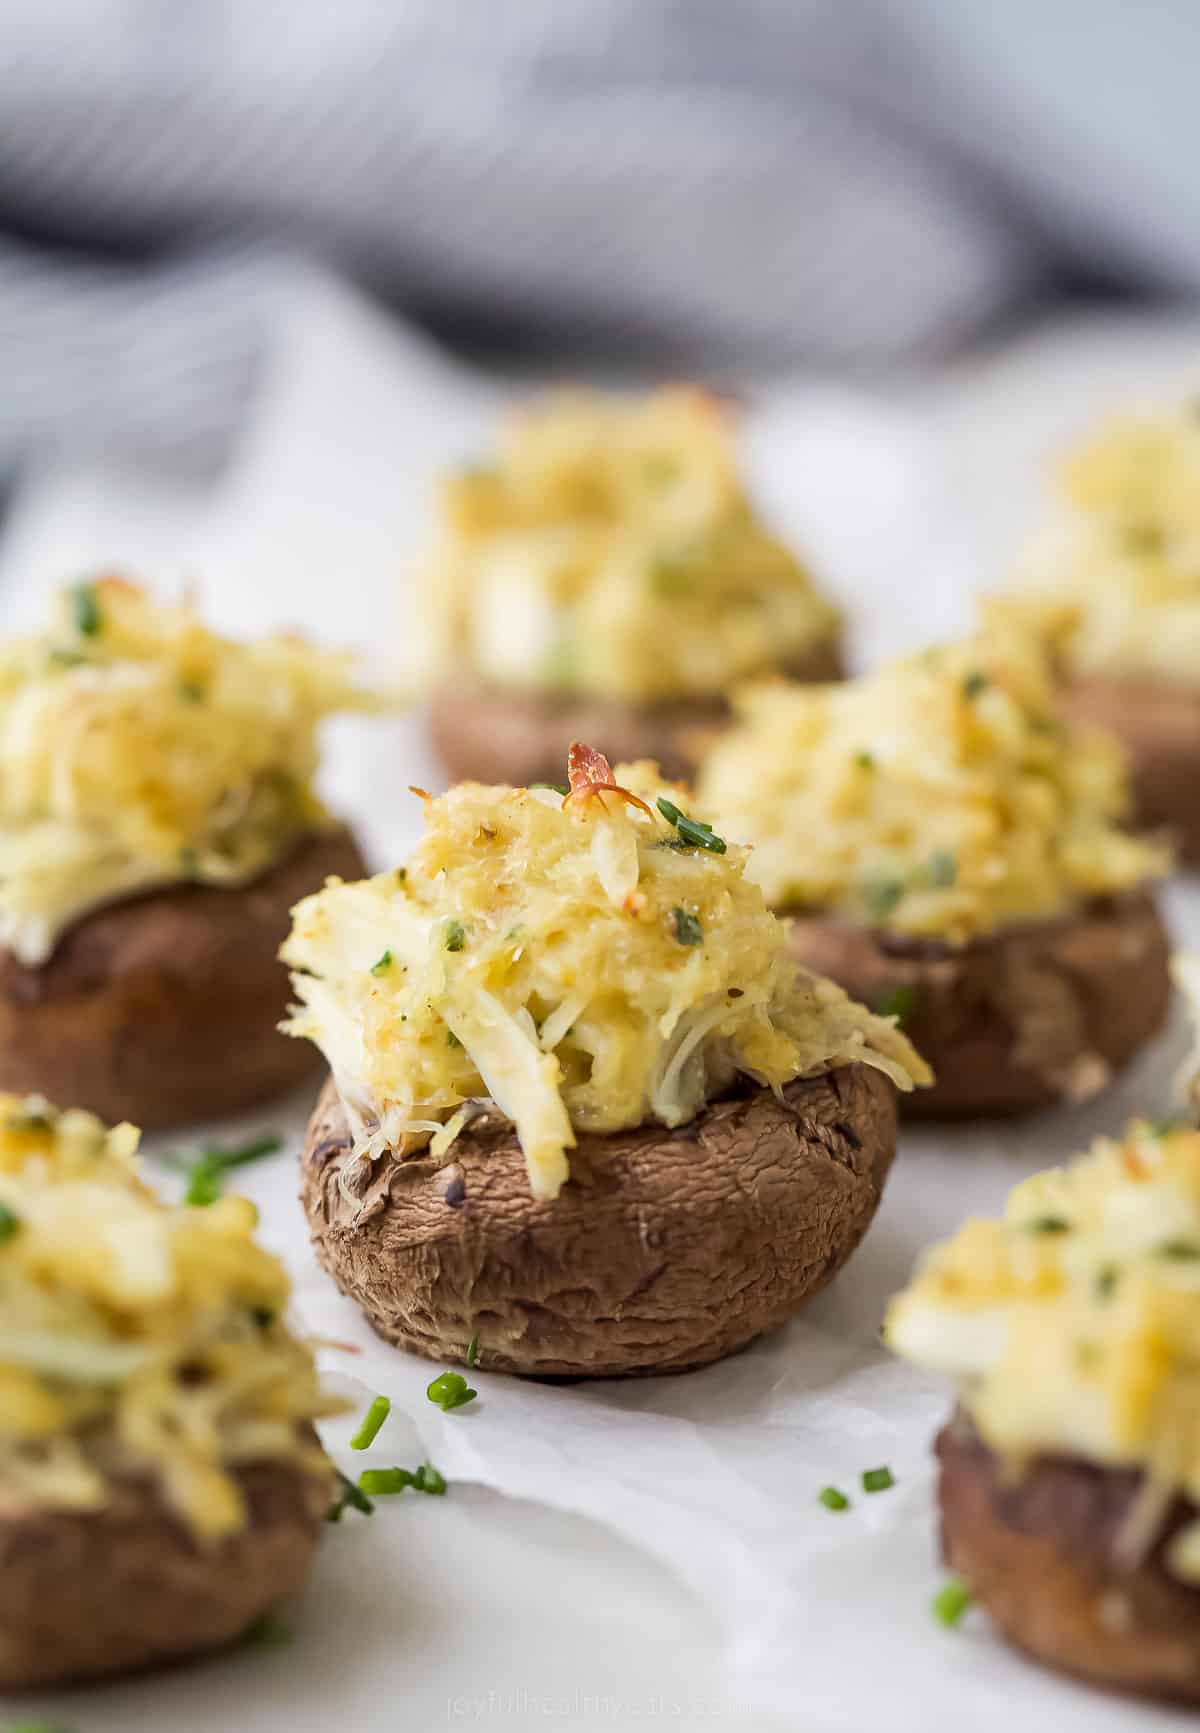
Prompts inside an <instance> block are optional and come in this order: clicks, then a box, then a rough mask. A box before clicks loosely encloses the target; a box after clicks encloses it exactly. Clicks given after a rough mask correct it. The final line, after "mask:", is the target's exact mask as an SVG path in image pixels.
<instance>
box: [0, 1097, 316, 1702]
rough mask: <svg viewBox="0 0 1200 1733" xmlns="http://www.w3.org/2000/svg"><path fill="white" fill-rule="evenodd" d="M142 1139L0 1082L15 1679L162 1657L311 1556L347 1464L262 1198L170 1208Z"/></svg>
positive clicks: (278, 1588) (171, 1656)
mask: <svg viewBox="0 0 1200 1733" xmlns="http://www.w3.org/2000/svg"><path fill="white" fill-rule="evenodd" d="M136 1143H137V1132H136V1131H135V1130H134V1128H133V1127H132V1126H130V1125H118V1126H116V1127H114V1128H113V1129H112V1130H109V1129H107V1128H106V1127H105V1126H104V1125H103V1124H102V1123H101V1122H100V1121H99V1120H97V1119H96V1118H94V1117H93V1116H92V1115H91V1114H89V1113H85V1112H82V1111H80V1110H71V1111H67V1112H63V1113H59V1112H57V1111H56V1110H55V1109H53V1108H52V1107H50V1106H48V1105H47V1103H46V1102H45V1101H44V1100H43V1099H41V1098H36V1097H35V1098H20V1097H16V1096H4V1097H0V1689H4V1690H13V1689H18V1688H27V1687H35V1686H46V1685H52V1684H60V1683H66V1682H72V1681H76V1680H86V1679H96V1678H100V1677H102V1676H106V1675H110V1674H117V1673H126V1672H130V1671H134V1670H138V1669H141V1668H145V1667H151V1666H156V1665H165V1664H167V1663H170V1662H174V1661H177V1660H180V1659H182V1658H184V1657H186V1656H191V1655H195V1654H198V1653H200V1652H202V1651H205V1650H209V1649H213V1648H216V1647H218V1646H220V1645H222V1644H224V1643H228V1642H231V1641H234V1640H235V1639H237V1638H238V1637H240V1636H241V1635H243V1634H244V1633H245V1632H246V1631H247V1630H248V1629H249V1628H250V1627H251V1626H252V1625H253V1624H254V1623H255V1622H256V1621H257V1620H258V1619H260V1618H261V1617H262V1616H263V1615H264V1614H265V1613H267V1612H268V1611H270V1609H271V1608H272V1607H274V1605H275V1604H276V1603H277V1602H278V1600H279V1599H280V1597H281V1596H284V1595H286V1594H288V1593H290V1592H292V1591H293V1590H295V1589H297V1588H299V1587H300V1586H301V1584H302V1583H303V1581H304V1579H305V1577H306V1575H307V1572H308V1567H309V1563H310V1560H311V1556H312V1553H313V1549H314V1547H315V1545H316V1541H317V1537H318V1535H319V1533H320V1530H321V1524H322V1520H323V1518H324V1516H325V1514H326V1513H327V1511H328V1510H329V1507H330V1501H331V1493H332V1489H333V1479H334V1476H333V1471H332V1469H331V1467H330V1464H329V1462H328V1460H327V1459H326V1457H325V1455H324V1453H323V1452H322V1450H321V1448H320V1446H319V1444H318V1442H317V1438H316V1435H315V1433H314V1431H313V1425H312V1423H313V1421H314V1420H315V1419H316V1418H318V1417H319V1416H320V1415H322V1414H326V1413H331V1412H336V1411H337V1410H338V1409H339V1408H340V1406H341V1404H340V1403H337V1402H334V1401H331V1400H330V1399H329V1398H328V1397H326V1396H324V1395H323V1394H322V1391H321V1389H320V1386H319V1383H318V1380H317V1375H316V1371H315V1368H314V1364H313V1359H312V1356H311V1354H310V1352H309V1350H308V1348H307V1347H306V1346H304V1345H303V1344H302V1343H301V1342H299V1341H298V1340H297V1339H296V1338H295V1337H294V1336H293V1335H292V1334H291V1333H290V1332H289V1330H288V1328H287V1326H286V1324H285V1323H284V1322H283V1321H282V1313H283V1308H284V1306H285V1304H286V1301H287V1280H286V1277H285V1276H284V1273H283V1270H282V1268H281V1267H280V1265H279V1264H278V1262H277V1261H276V1260H275V1258H273V1257H271V1256H270V1255H269V1254H268V1253H267V1252H266V1251H264V1250H263V1249H262V1248H261V1247H260V1246H258V1245H256V1244H255V1241H254V1238H253V1228H254V1221H255V1212H254V1209H253V1206H252V1205H251V1204H250V1203H248V1202H247V1201H246V1200H245V1199H244V1198H236V1197H228V1198H223V1199H221V1200H220V1201H218V1202H217V1203H214V1204H213V1205H212V1206H211V1207H209V1208H205V1209H189V1208H178V1209H169V1208H167V1207H165V1206H164V1205H163V1204H161V1203H160V1202H159V1201H158V1200H157V1199H156V1198H155V1196H154V1194H153V1193H152V1192H151V1191H149V1189H148V1188H147V1187H145V1186H144V1185H143V1184H142V1183H141V1182H140V1180H139V1178H138V1176H137V1173H136V1170H135V1168H134V1166H133V1152H134V1148H135V1146H136Z"/></svg>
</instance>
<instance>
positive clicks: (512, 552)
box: [422, 387, 841, 784]
mask: <svg viewBox="0 0 1200 1733" xmlns="http://www.w3.org/2000/svg"><path fill="white" fill-rule="evenodd" d="M422 588H423V592H424V594H425V596H426V597H427V600H428V604H429V607H430V610H431V615H432V619H431V624H432V638H433V645H432V659H433V663H434V670H435V672H434V689H433V694H432V710H431V724H432V731H433V738H434V743H435V745H436V748H437V750H438V752H439V754H440V756H441V758H442V759H443V761H444V763H445V765H446V767H447V769H448V770H449V772H450V773H451V775H452V776H453V777H455V778H458V777H464V778H473V779H477V780H479V781H481V782H492V783H502V782H504V783H518V784H526V783H531V782H536V781H538V780H539V779H545V780H550V779H553V778H555V777H558V776H560V775H561V774H562V764H563V761H564V759H565V758H566V754H567V749H568V746H569V745H570V742H571V741H572V740H577V739H583V740H593V741H595V742H596V743H597V744H598V745H599V746H600V747H601V748H602V749H603V750H604V752H605V753H606V754H607V755H608V757H609V758H610V759H612V760H613V761H614V762H615V761H616V760H618V759H633V758H654V759H657V760H658V761H659V762H660V764H661V765H662V768H663V771H664V773H665V774H667V775H681V774H683V773H684V772H685V770H686V768H687V766H688V765H689V764H690V762H691V760H692V756H693V752H692V747H691V744H690V736H691V734H692V731H693V730H695V729H697V728H712V727H713V726H714V725H716V724H719V723H720V722H722V721H723V720H725V719H726V717H727V714H728V706H727V702H726V693H727V691H728V689H729V687H730V685H731V684H732V683H733V682H734V681H736V680H739V679H744V678H746V677H748V676H750V675H753V674H758V673H763V672H767V671H774V670H777V671H780V672H782V673H786V674H788V675H790V676H791V677H793V678H794V679H798V680H814V679H822V680H831V679H835V678H836V677H837V676H838V674H839V673H840V672H841V653H840V649H839V631H840V622H839V617H838V614H837V612H836V610H835V609H834V608H833V607H832V606H831V605H830V603H829V602H828V601H826V600H825V598H824V597H823V596H821V595H820V594H819V592H818V591H817V590H816V588H815V587H814V585H813V583H812V581H811V579H810V578H809V576H808V574H807V572H805V570H804V569H803V568H802V567H801V566H800V564H799V563H798V562H797V561H796V559H795V558H794V557H793V556H792V554H791V553H790V552H789V551H788V550H787V549H786V548H785V547H784V546H783V544H782V543H781V542H780V541H778V540H777V539H776V537H775V536H773V535H772V534H771V533H770V532H769V531H768V530H767V529H766V528H765V527H764V525H763V524H762V523H761V522H760V521H759V519H758V517H757V516H756V515H755V512H754V510H753V508H752V507H751V505H750V502H749V500H748V499H747V496H746V493H745V491H744V488H743V486H742V483H741V480H740V478H739V476H738V473H737V468H736V463H735V456H734V452H733V449H732V445H731V441H730V436H729V427H728V415H727V411H726V410H725V409H724V408H723V407H722V405H721V404H719V403H718V401H717V400H716V399H715V398H713V397H711V396H710V395H709V394H707V393H706V392H703V391H700V390H696V389H690V388H683V387H673V388H669V389H664V390H660V391H656V392H654V393H652V394H651V395H650V396H648V397H646V398H642V399H638V398H629V399H624V398H620V397H615V396H606V395H602V394H600V393H589V392H583V391H575V392H564V393H562V394H560V395H557V396H554V397H551V398H550V399H548V400H547V401H546V402H544V403H542V404H539V405H536V406H534V407H533V408H531V409H529V410H528V411H526V412H525V413H524V414H522V415H520V416H519V417H517V418H515V419H514V421H513V422H512V424H511V426H510V427H509V429H508V430H507V432H506V434H505V436H504V438H503V441H502V443H501V446H500V450H499V452H498V453H497V455H496V458H495V460H494V461H492V462H489V463H486V464H484V465H479V466H475V467H472V468H470V469H466V470H463V471H462V472H460V473H459V474H457V475H455V476H453V477H450V478H448V479H447V480H446V481H445V483H444V484H443V488H442V495H441V506H440V524H439V534H438V539H437V543H436V546H435V547H434V549H433V551H432V553H431V555H430V558H429V560H428V562H427V565H426V568H425V570H424V573H423V584H422Z"/></svg>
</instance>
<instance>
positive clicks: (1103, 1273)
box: [1096, 1264, 1120, 1300]
mask: <svg viewBox="0 0 1200 1733" xmlns="http://www.w3.org/2000/svg"><path fill="white" fill-rule="evenodd" d="M1119 1275H1120V1271H1119V1270H1118V1269H1117V1266H1116V1265H1115V1264H1105V1266H1104V1268H1103V1269H1102V1270H1097V1271H1096V1297H1097V1299H1100V1300H1107V1299H1110V1298H1111V1297H1112V1295H1113V1293H1114V1292H1115V1291H1116V1286H1117V1280H1118V1278H1119Z"/></svg>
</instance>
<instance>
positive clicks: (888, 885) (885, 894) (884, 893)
mask: <svg viewBox="0 0 1200 1733" xmlns="http://www.w3.org/2000/svg"><path fill="white" fill-rule="evenodd" d="M903 896H904V882H903V880H902V879H897V878H875V879H867V880H866V882H865V883H864V884H863V886H862V899H863V902H864V903H865V904H866V907H867V913H868V914H869V915H870V916H871V918H872V920H876V921H885V920H886V919H887V917H888V916H889V915H890V914H891V912H892V910H893V909H894V908H895V907H896V904H897V903H898V902H899V901H900V900H901V898H902V897H903Z"/></svg>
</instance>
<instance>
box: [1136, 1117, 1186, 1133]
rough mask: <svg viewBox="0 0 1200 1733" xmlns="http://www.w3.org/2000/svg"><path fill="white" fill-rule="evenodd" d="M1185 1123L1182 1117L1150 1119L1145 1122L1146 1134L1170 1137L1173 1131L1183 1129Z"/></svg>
mask: <svg viewBox="0 0 1200 1733" xmlns="http://www.w3.org/2000/svg"><path fill="white" fill-rule="evenodd" d="M1186 1125H1187V1121H1186V1120H1183V1119H1150V1120H1147V1122H1146V1136H1147V1137H1170V1135H1171V1133H1172V1132H1173V1131H1183V1130H1184V1129H1185V1128H1186Z"/></svg>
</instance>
